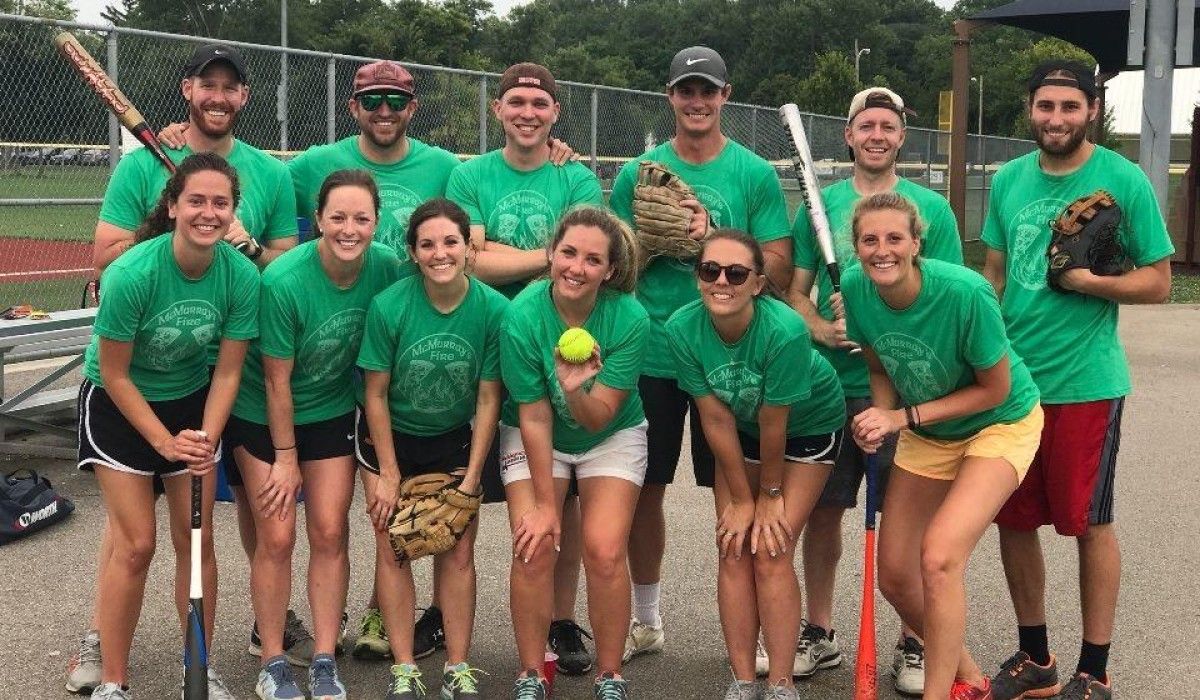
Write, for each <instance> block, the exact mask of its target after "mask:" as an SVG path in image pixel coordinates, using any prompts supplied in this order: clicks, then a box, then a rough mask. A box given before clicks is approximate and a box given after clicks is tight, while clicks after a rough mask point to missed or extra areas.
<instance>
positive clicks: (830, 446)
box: [738, 428, 842, 467]
mask: <svg viewBox="0 0 1200 700" xmlns="http://www.w3.org/2000/svg"><path fill="white" fill-rule="evenodd" d="M738 442H740V443H742V456H743V457H745V458H746V461H748V462H758V461H759V447H760V446H761V441H760V440H759V439H758V438H756V437H754V436H753V435H749V434H747V433H743V432H742V431H740V430H739V431H738ZM841 449H842V429H841V428H838V429H837V430H835V431H833V432H832V433H823V434H821V435H797V436H796V437H790V438H788V439H787V442H786V443H784V445H783V461H785V462H793V463H799V464H824V465H827V466H830V467H832V466H833V464H834V461H835V460H836V459H837V457H838V453H839V452H840V451H841Z"/></svg>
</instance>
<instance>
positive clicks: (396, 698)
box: [385, 664, 425, 700]
mask: <svg viewBox="0 0 1200 700" xmlns="http://www.w3.org/2000/svg"><path fill="white" fill-rule="evenodd" d="M424 698H425V684H424V683H422V682H421V669H419V668H417V667H416V666H415V665H414V664H396V665H394V666H392V684H391V685H390V686H389V687H388V694H387V696H386V697H385V700H424Z"/></svg>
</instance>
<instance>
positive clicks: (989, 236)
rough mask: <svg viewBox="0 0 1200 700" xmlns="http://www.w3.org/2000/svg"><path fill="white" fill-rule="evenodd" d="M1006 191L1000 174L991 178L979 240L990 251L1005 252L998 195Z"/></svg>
mask: <svg viewBox="0 0 1200 700" xmlns="http://www.w3.org/2000/svg"><path fill="white" fill-rule="evenodd" d="M1005 189H1007V188H1006V187H1005V185H1004V180H1003V179H1002V176H1001V173H996V176H995V177H993V178H992V188H991V190H989V191H988V203H987V218H986V219H984V222H983V232H982V233H981V234H980V236H979V237H980V239H981V240H982V241H983V244H984V245H986V246H987V247H989V248H991V249H992V250H998V251H1000V252H1002V253H1003V252H1006V251H1007V250H1008V241H1006V240H1005V236H1004V221H1003V220H1002V218H1001V216H1000V193H1002V192H1003V191H1004V190H1005Z"/></svg>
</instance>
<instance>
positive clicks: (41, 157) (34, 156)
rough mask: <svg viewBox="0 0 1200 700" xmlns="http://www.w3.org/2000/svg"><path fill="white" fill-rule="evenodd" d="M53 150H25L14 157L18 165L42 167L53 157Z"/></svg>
mask: <svg viewBox="0 0 1200 700" xmlns="http://www.w3.org/2000/svg"><path fill="white" fill-rule="evenodd" d="M55 150H56V149H54V148H27V149H25V150H23V151H20V152H19V153H17V155H16V162H17V163H18V164H20V165H43V164H45V163H46V162H47V161H48V160H49V159H50V156H52V155H54V151H55Z"/></svg>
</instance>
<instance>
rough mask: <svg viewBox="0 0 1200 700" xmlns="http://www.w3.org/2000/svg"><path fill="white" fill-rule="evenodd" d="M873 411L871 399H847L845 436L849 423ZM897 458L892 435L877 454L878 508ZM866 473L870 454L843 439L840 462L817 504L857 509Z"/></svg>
mask: <svg viewBox="0 0 1200 700" xmlns="http://www.w3.org/2000/svg"><path fill="white" fill-rule="evenodd" d="M870 407H871V400H870V399H846V425H845V428H844V429H843V430H844V434H846V435H849V434H850V423H851V421H853V420H854V417H855V416H857V415H858V414H859V413H862V412H863V411H865V410H867V409H868V408H870ZM895 457H896V436H895V435H889V436H887V438H885V439H884V441H883V444H882V445H880V446H879V450H878V451H876V452H875V495H876V500H875V503H876V508H877V510H882V508H883V494H884V493H886V492H887V479H888V474H889V473H890V472H891V470H892V461H893V460H894V459H895ZM866 473H867V453H866V452H863V451H862V448H861V447H859V446H858V443H857V442H855V441H854V440H852V439H849V438H843V439H842V449H841V451H839V452H838V457H837V461H836V462H834V463H833V471H832V472H830V473H829V479H828V480H827V481H826V482H825V489H824V490H823V491H821V498H820V499H819V500H818V501H817V507H818V508H854V507H856V506H858V491H859V489H860V488H861V487H862V482H863V477H864V476H865V475H866Z"/></svg>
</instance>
